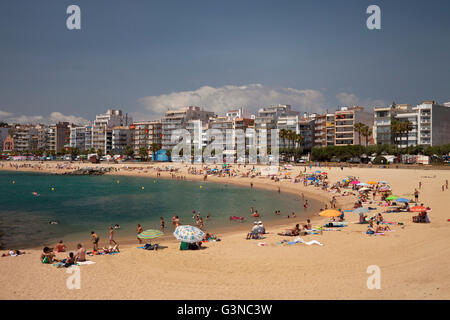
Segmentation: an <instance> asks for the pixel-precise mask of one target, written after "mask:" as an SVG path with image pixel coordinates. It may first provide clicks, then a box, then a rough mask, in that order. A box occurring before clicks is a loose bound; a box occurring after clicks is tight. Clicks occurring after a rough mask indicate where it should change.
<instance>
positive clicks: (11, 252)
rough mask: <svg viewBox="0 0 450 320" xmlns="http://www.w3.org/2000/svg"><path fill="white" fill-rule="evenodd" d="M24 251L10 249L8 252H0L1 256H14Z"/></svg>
mask: <svg viewBox="0 0 450 320" xmlns="http://www.w3.org/2000/svg"><path fill="white" fill-rule="evenodd" d="M25 253H26V252H25V251H19V250H13V249H10V250H9V252H8V253H4V254H2V257H16V256H18V255H21V254H25Z"/></svg>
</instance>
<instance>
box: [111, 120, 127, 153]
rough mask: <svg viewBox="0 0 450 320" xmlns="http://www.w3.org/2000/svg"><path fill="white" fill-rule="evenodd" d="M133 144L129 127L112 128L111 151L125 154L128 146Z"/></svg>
mask: <svg viewBox="0 0 450 320" xmlns="http://www.w3.org/2000/svg"><path fill="white" fill-rule="evenodd" d="M127 146H131V130H130V128H129V127H125V126H117V127H112V128H111V153H112V154H122V155H123V154H125V152H126V147H127Z"/></svg>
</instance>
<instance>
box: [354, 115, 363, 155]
mask: <svg viewBox="0 0 450 320" xmlns="http://www.w3.org/2000/svg"><path fill="white" fill-rule="evenodd" d="M364 126H365V124H364V123H361V122H357V123H355V124H354V126H353V129H354V130H355V131H356V132H357V133H358V145H359V156H360V157H361V134H362V130H363V128H364Z"/></svg>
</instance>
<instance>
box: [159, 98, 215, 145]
mask: <svg viewBox="0 0 450 320" xmlns="http://www.w3.org/2000/svg"><path fill="white" fill-rule="evenodd" d="M213 116H214V112H210V111H203V110H201V109H200V107H195V106H189V107H185V108H181V109H178V110H169V111H167V112H166V115H165V116H164V118H163V119H162V121H161V122H162V149H164V150H171V149H172V148H173V147H174V146H175V145H176V142H172V140H171V139H172V132H173V131H174V130H177V129H186V124H187V122H188V121H189V120H201V122H202V123H208V121H209V118H210V117H213Z"/></svg>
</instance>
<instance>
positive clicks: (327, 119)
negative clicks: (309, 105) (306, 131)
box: [314, 112, 335, 147]
mask: <svg viewBox="0 0 450 320" xmlns="http://www.w3.org/2000/svg"><path fill="white" fill-rule="evenodd" d="M334 124H335V117H334V113H328V112H327V113H326V114H320V115H317V116H316V121H315V125H314V146H316V147H326V146H333V145H334V140H335V127H334V126H335V125H334Z"/></svg>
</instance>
